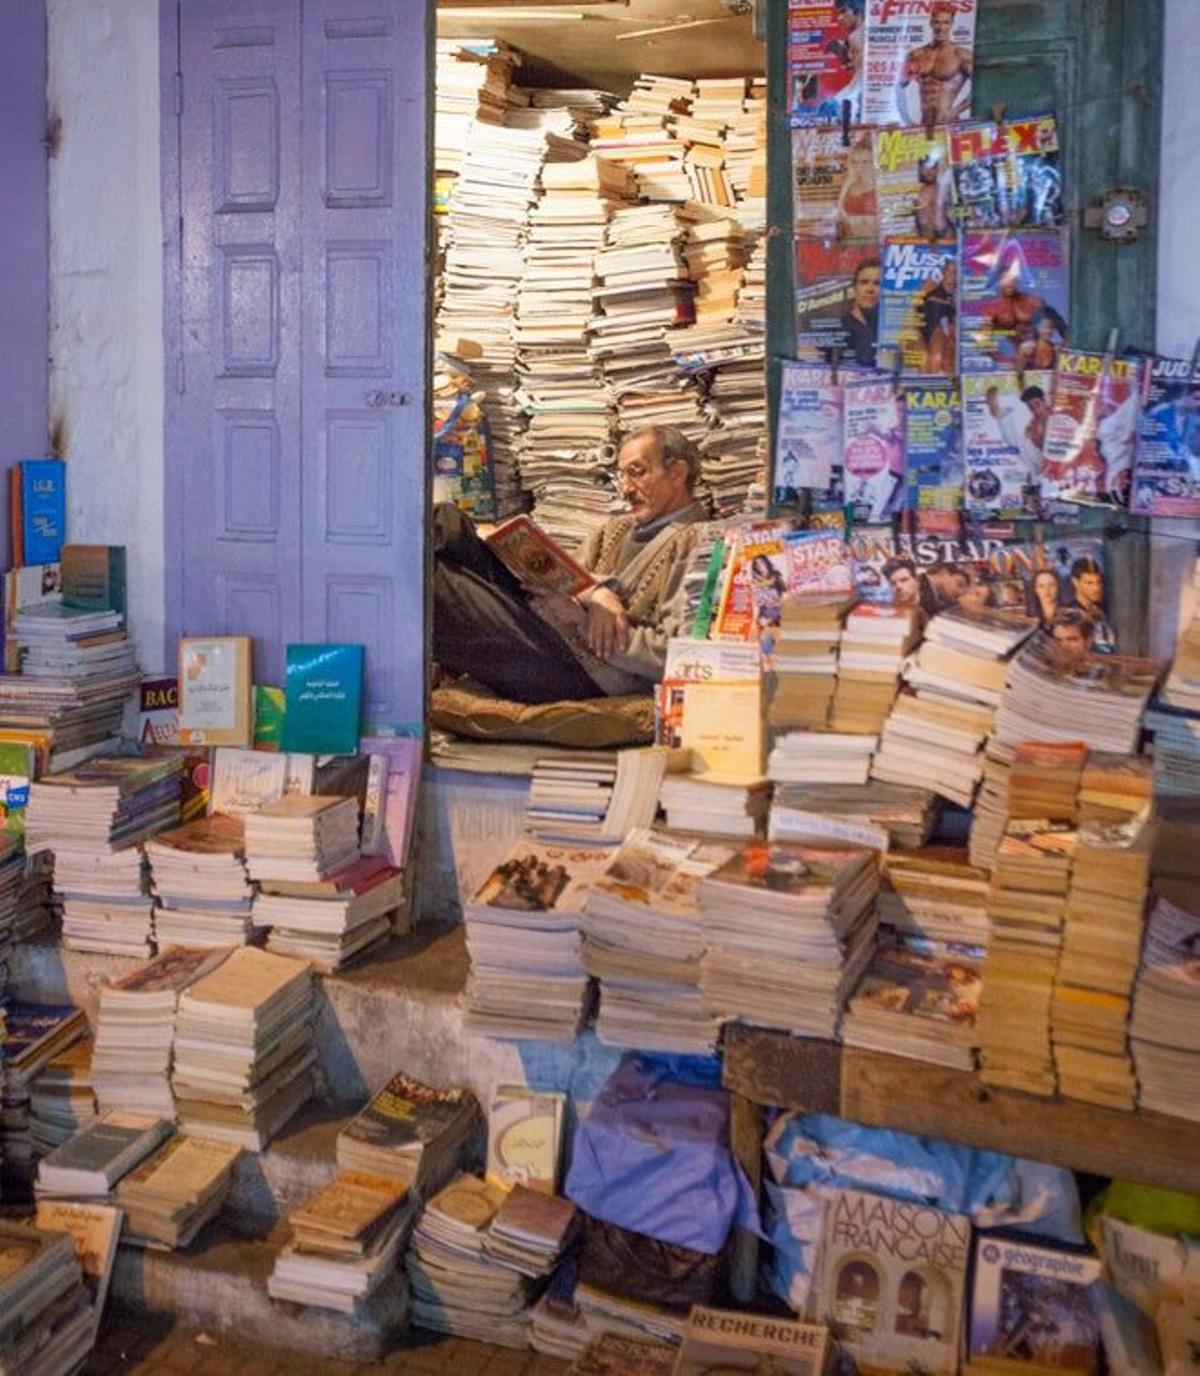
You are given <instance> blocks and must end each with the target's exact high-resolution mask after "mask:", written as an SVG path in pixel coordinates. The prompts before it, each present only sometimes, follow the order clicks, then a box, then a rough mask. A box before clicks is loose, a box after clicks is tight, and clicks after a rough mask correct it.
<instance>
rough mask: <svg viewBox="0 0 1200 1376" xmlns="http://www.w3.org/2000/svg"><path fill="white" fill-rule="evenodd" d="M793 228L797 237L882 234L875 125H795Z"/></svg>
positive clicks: (793, 137) (873, 235)
mask: <svg viewBox="0 0 1200 1376" xmlns="http://www.w3.org/2000/svg"><path fill="white" fill-rule="evenodd" d="M792 228H793V230H794V232H795V234H796V237H797V238H817V239H875V238H877V237H878V235H879V210H878V204H877V201H876V196H875V165H874V162H873V161H872V153H871V131H870V130H869V129H847V130H843V128H842V126H841V125H828V124H827V125H804V126H802V127H801V128H799V129H793V130H792Z"/></svg>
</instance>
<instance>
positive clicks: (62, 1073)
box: [29, 1037, 96, 1156]
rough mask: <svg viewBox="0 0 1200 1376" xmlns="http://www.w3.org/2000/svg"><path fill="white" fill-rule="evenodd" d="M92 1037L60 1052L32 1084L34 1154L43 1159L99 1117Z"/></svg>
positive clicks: (44, 1067)
mask: <svg viewBox="0 0 1200 1376" xmlns="http://www.w3.org/2000/svg"><path fill="white" fill-rule="evenodd" d="M94 1045H95V1043H94V1042H93V1041H92V1038H91V1037H80V1039H79V1040H78V1041H77V1042H74V1043H73V1044H72V1045H71V1046H68V1047H67V1048H66V1050H65V1051H60V1052H58V1054H57V1055H54V1056H51V1058H50V1059H49V1060H48V1061H47V1062H46V1063H45V1065H44V1066H42V1068H41V1070H39V1071H38V1072H37V1073H36V1075H34V1077H33V1079H32V1080H31V1081H30V1084H29V1128H30V1132H31V1133H32V1136H33V1150H34V1152H35V1154H37V1155H39V1156H42V1155H45V1154H46V1153H47V1152H50V1151H53V1150H54V1148H55V1147H60V1146H62V1144H63V1143H64V1142H67V1141H69V1140H70V1139H71V1138H72V1137H74V1136H75V1134H76V1133H77V1132H82V1131H83V1129H84V1128H86V1127H90V1126H91V1124H92V1122H93V1121H94V1120H95V1117H96V1095H95V1092H94V1090H93V1087H92V1049H93V1047H94Z"/></svg>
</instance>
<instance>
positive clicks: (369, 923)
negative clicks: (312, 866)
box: [254, 855, 405, 974]
mask: <svg viewBox="0 0 1200 1376" xmlns="http://www.w3.org/2000/svg"><path fill="white" fill-rule="evenodd" d="M260 882H261V888H262V892H261V893H260V894H259V896H258V898H257V899H256V900H255V904H254V912H255V918H256V920H257V921H259V922H262V923H264V924H265V925H266V926H268V927H270V929H271V931H270V934H269V936H268V937H267V949H268V950H269V951H276V952H278V954H279V955H283V956H297V957H299V958H300V959H302V960H310V961H311V962H312V963H313V965H314V966H315V967H316V969H318V970H320V971H322V972H323V973H325V974H332V973H333V972H334V971H335V970H340V969H341V968H342V966H343V965H347V964H349V962H350V961H352V960H359V959H362V958H365V957H366V956H369V955H370V954H371V952H373V951H377V950H378V949H379V947H380V946H382V945H384V944H385V943H386V942H387V941H388V939H389V938H390V937H391V935H392V924H393V920H394V918H395V914H396V910H397V909H398V908H399V907H400V906H401V904H403V902H404V892H405V891H404V871H403V870H399V869H397V868H396V867H395V866H394V865H389V864H388V863H387V861H386V860H384V859H383V858H382V857H381V856H378V855H364V856H361V857H360V858H359V859H357V860H353V861H351V863H350V864H349V865H346V866H345V867H344V868H343V869H340V870H338V871H337V872H336V873H335V874H331V875H330V876H329V878H328V879H323V880H311V881H308V882H304V881H299V880H293V879H265V878H264V879H263V880H261V881H260Z"/></svg>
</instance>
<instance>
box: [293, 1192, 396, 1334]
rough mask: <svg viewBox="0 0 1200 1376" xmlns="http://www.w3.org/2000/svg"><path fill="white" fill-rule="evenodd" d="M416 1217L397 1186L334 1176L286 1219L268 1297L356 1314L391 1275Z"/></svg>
mask: <svg viewBox="0 0 1200 1376" xmlns="http://www.w3.org/2000/svg"><path fill="white" fill-rule="evenodd" d="M415 1212H416V1210H415V1207H414V1202H413V1197H412V1196H411V1195H410V1193H409V1189H408V1186H407V1185H405V1184H404V1183H403V1182H402V1181H399V1180H396V1179H394V1178H389V1177H387V1176H380V1175H369V1174H367V1173H366V1172H364V1171H340V1172H339V1173H338V1174H337V1175H336V1176H335V1177H334V1178H333V1179H332V1180H331V1181H330V1182H329V1184H328V1185H325V1186H323V1187H322V1188H321V1189H320V1190H318V1191H317V1193H316V1194H315V1195H313V1196H312V1198H311V1199H308V1200H306V1201H305V1202H304V1203H303V1204H301V1205H300V1207H299V1208H297V1209H293V1210H292V1212H291V1214H290V1215H289V1216H288V1226H289V1227H290V1229H291V1234H292V1236H291V1240H290V1241H289V1242H288V1243H287V1245H286V1246H285V1247H284V1248H283V1250H282V1251H281V1252H280V1253H279V1256H278V1257H277V1258H276V1261H275V1269H274V1270H273V1271H272V1272H271V1275H270V1276H269V1277H268V1279H267V1293H268V1294H269V1295H270V1296H271V1298H272V1299H277V1300H292V1301H293V1302H295V1303H297V1304H311V1305H315V1306H316V1307H317V1308H318V1309H333V1310H336V1311H338V1312H339V1313H342V1314H355V1313H357V1312H358V1311H359V1310H360V1309H361V1308H362V1307H363V1305H364V1304H365V1303H366V1302H367V1301H368V1300H369V1299H370V1298H371V1296H372V1295H373V1294H374V1293H375V1292H376V1291H377V1290H378V1289H379V1287H380V1285H382V1284H383V1282H384V1281H385V1280H386V1279H387V1278H388V1276H390V1275H394V1274H395V1271H396V1259H397V1257H398V1256H399V1255H400V1253H401V1252H402V1251H403V1249H404V1246H405V1243H406V1242H407V1241H408V1234H409V1230H410V1228H411V1227H412V1222H413V1218H414V1215H415Z"/></svg>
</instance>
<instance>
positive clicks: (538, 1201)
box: [483, 1185, 576, 1280]
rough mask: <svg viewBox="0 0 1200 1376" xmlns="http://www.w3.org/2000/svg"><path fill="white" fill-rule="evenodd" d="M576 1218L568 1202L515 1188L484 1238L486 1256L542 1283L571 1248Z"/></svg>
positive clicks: (534, 1191) (522, 1186)
mask: <svg viewBox="0 0 1200 1376" xmlns="http://www.w3.org/2000/svg"><path fill="white" fill-rule="evenodd" d="M575 1216H576V1215H575V1205H574V1204H572V1203H571V1201H570V1200H569V1199H563V1198H561V1197H560V1196H558V1195H553V1194H545V1193H543V1192H542V1191H541V1190H530V1189H527V1188H526V1187H525V1186H524V1185H514V1186H513V1187H512V1189H511V1190H510V1191H509V1192H508V1195H507V1196H506V1197H505V1199H504V1201H503V1203H502V1204H501V1205H500V1208H499V1209H498V1210H497V1211H496V1215H495V1217H494V1218H493V1219H492V1222H491V1226H490V1227H489V1228H488V1231H487V1234H486V1235H485V1237H484V1239H483V1254H484V1256H485V1257H486V1258H487V1259H488V1260H490V1261H494V1262H495V1263H496V1264H497V1266H503V1267H505V1268H506V1269H508V1270H510V1271H515V1272H516V1273H517V1274H518V1275H520V1276H525V1277H526V1278H527V1279H529V1280H540V1279H542V1278H543V1277H545V1276H548V1275H550V1273H551V1272H552V1271H553V1270H554V1268H555V1266H557V1265H558V1261H559V1258H560V1257H561V1256H562V1254H563V1252H564V1250H565V1249H566V1248H567V1246H568V1245H569V1243H570V1241H571V1238H572V1235H573V1231H574V1226H575Z"/></svg>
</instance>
